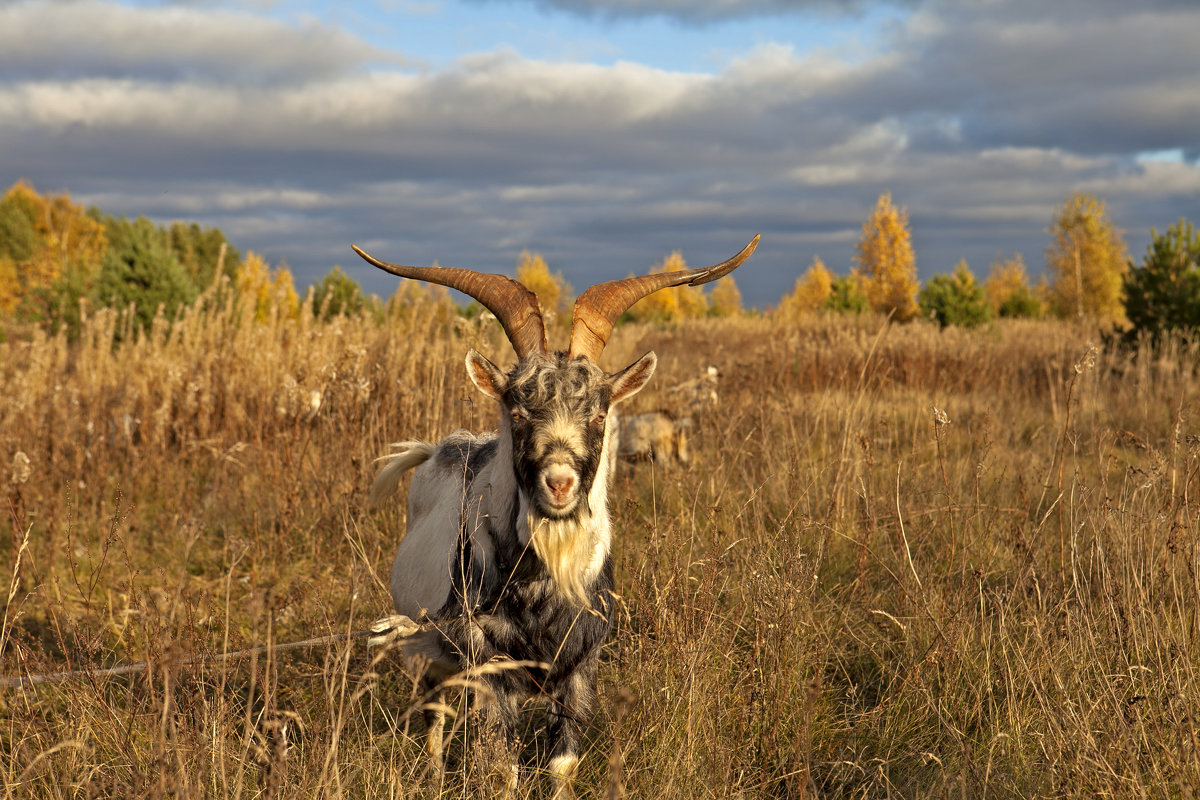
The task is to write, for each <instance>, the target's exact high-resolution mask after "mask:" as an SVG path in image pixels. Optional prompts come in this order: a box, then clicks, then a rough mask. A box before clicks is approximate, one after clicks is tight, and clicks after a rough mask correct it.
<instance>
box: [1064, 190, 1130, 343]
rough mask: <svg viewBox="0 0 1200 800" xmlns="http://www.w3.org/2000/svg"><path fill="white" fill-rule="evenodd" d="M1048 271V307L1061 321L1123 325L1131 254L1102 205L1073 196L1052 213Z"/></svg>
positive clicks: (1087, 197) (1081, 195)
mask: <svg viewBox="0 0 1200 800" xmlns="http://www.w3.org/2000/svg"><path fill="white" fill-rule="evenodd" d="M1048 232H1049V234H1050V236H1051V239H1052V241H1051V243H1050V246H1049V247H1048V248H1047V249H1046V267H1047V270H1048V272H1049V274H1050V304H1051V308H1052V309H1053V311H1054V312H1055V313H1056V314H1058V315H1059V316H1063V317H1077V318H1079V319H1085V318H1086V319H1092V320H1094V321H1096V322H1099V323H1101V324H1104V325H1118V326H1119V325H1124V324H1125V322H1126V319H1125V305H1124V281H1125V273H1126V272H1128V271H1129V253H1128V250H1127V249H1126V247H1125V240H1124V239H1123V238H1122V236H1121V232H1120V231H1119V230H1117V229H1116V227H1115V226H1113V224H1112V222H1111V221H1110V220H1109V219H1108V217H1107V216H1106V215H1105V210H1104V201H1103V200H1099V199H1097V198H1095V197H1093V196H1092V195H1089V194H1084V193H1083V192H1075V193H1074V194H1073V195H1071V196H1070V197H1069V198H1067V201H1066V202H1065V203H1064V204H1063V205H1062V206H1061V207H1060V208H1058V209H1056V210H1055V212H1054V219H1053V221H1052V222H1051V223H1050V229H1049V231H1048Z"/></svg>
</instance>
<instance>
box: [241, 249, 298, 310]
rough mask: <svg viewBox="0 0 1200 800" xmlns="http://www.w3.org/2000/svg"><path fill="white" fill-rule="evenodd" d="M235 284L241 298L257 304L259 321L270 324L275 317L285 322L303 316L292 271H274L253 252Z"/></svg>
mask: <svg viewBox="0 0 1200 800" xmlns="http://www.w3.org/2000/svg"><path fill="white" fill-rule="evenodd" d="M233 283H234V286H235V287H236V289H237V293H238V296H239V297H241V298H243V299H244V300H245V301H246V302H248V303H253V307H254V318H255V319H256V320H258V321H259V322H266V321H267V320H268V319H270V318H271V316H272V315H277V316H278V317H279V318H281V319H296V318H297V317H299V316H300V295H299V294H297V293H296V286H295V284H294V283H293V281H292V273H291V270H289V269H288V268H287V267H285V266H279V267H276V268H275V269H271V267H270V266H269V265H268V264H267V262H266V260H265V259H264V258H263V257H262V256H260V255H259V254H258V253H255V252H250V253H247V254H246V260H245V261H243V262H242V263H241V264H240V265H239V266H238V269H237V273H236V274H235V275H234V279H233Z"/></svg>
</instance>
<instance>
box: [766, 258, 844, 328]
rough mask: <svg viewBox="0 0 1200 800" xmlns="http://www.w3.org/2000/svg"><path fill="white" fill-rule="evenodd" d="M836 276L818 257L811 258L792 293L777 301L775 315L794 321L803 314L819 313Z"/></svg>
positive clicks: (827, 298)
mask: <svg viewBox="0 0 1200 800" xmlns="http://www.w3.org/2000/svg"><path fill="white" fill-rule="evenodd" d="M835 278H836V276H835V275H834V274H833V272H832V271H831V270H830V269H829V268H828V267H826V266H825V262H824V261H822V260H821V257H820V256H813V260H812V263H811V264H809V266H808V269H807V270H805V272H804V274H803V275H801V276H800V277H799V278H797V279H796V285H795V286H793V287H792V291H791V292H789V293H788V294H785V295H784V296H783V297H782V298H781V299H780V301H779V308H777V309H776V312H775V313H776V314H778V315H779V316H780V318H782V319H785V320H796V319H798V318H800V317H802V316H804V315H805V314H811V313H813V312H814V311H820V310H821V309H822V308H824V307H825V304H826V303H828V302H829V296H830V295H831V294H832V293H833V281H834V279H835Z"/></svg>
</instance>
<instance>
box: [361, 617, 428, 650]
mask: <svg viewBox="0 0 1200 800" xmlns="http://www.w3.org/2000/svg"><path fill="white" fill-rule="evenodd" d="M370 629H371V633H373V634H374V635H373V636H372V637H371V638H370V639H367V646H368V647H383V646H384V645H389V644H391V643H392V642H395V641H396V640H398V639H404V638H406V637H408V636H412V635H413V634H414V633H420V631H421V630H422V628H421V626H420V625H418V624H417V623H415V622H413V621H412V620H411V619H410V618H408V617H406V616H404V615H403V614H393V615H392V616H390V617H384V618H382V619H377V620H375V621H374V622H372V623H371V626H370Z"/></svg>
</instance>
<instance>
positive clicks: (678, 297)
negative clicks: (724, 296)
mask: <svg viewBox="0 0 1200 800" xmlns="http://www.w3.org/2000/svg"><path fill="white" fill-rule="evenodd" d="M687 268H688V266H687V262H686V261H685V260H684V258H683V254H682V253H681V252H679V251H678V250H676V251H675V252H673V253H671V254H670V255H669V256H667V257H666V258H665V259H663V261H662V263H661V264H659V265H657V266H655V267H654V268H652V269H651V270H650V273H651V274H657V273H659V272H680V271H682V270H685V269H687ZM707 311H708V298H707V297H705V296H704V287H702V286H676V287H673V288H671V289H663V290H662V291H658V292H654V293H653V294H651V295H648V296H647V297H644V298H642V299H641V300H639V301H638V302H636V303H634V305H633V308H631V309H630V310H629V313H630V314H631V315H632V316H633V317H634V318H635V319H657V320H664V321H669V322H673V321H676V320H680V319H683V318H685V317H700V316H704V314H705V313H706V312H707Z"/></svg>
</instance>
